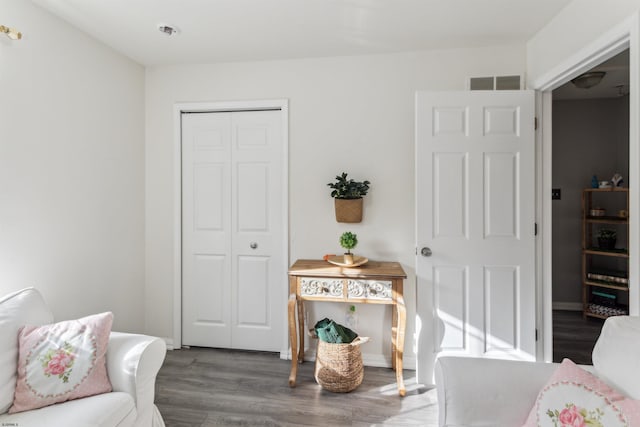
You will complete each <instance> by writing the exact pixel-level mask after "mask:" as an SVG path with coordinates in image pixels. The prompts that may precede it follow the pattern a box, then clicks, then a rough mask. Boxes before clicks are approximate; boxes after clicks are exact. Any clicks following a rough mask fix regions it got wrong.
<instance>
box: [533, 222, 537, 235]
mask: <svg viewBox="0 0 640 427" xmlns="http://www.w3.org/2000/svg"><path fill="white" fill-rule="evenodd" d="M533 235H534V236H537V235H538V223H537V222H534V223H533Z"/></svg>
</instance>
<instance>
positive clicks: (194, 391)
mask: <svg viewBox="0 0 640 427" xmlns="http://www.w3.org/2000/svg"><path fill="white" fill-rule="evenodd" d="M290 363H291V362H290V361H287V360H281V359H280V358H279V355H278V354H275V353H263V352H246V351H234V350H222V349H204V348H191V349H183V350H174V351H169V352H167V358H166V360H165V362H164V365H163V366H162V368H161V369H160V373H159V374H158V377H157V382H156V405H157V406H158V408H159V409H160V413H161V414H162V417H163V418H164V420H165V423H166V425H167V427H187V426H332V427H333V426H381V425H386V426H437V420H438V415H437V413H438V408H437V403H436V391H435V389H431V390H429V389H425V388H421V387H418V386H416V381H415V372H414V371H408V370H407V371H405V383H406V385H407V396H406V397H404V398H401V397H399V396H398V394H397V388H396V383H395V374H394V372H393V371H392V370H391V369H385V368H373V367H368V366H367V367H365V376H364V381H363V383H362V385H360V387H359V388H358V389H356V390H355V391H353V392H351V393H331V392H327V391H324V390H322V389H321V388H320V386H319V385H318V384H317V383H316V381H315V380H314V378H313V363H312V362H306V363H304V364H302V365H301V366H300V369H299V370H298V385H297V387H295V388H290V387H289V386H288V382H287V381H288V378H289V368H290V366H291V365H290Z"/></svg>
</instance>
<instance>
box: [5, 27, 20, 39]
mask: <svg viewBox="0 0 640 427" xmlns="http://www.w3.org/2000/svg"><path fill="white" fill-rule="evenodd" d="M0 33H5V34H6V35H7V37H9V38H10V39H11V40H20V39H21V38H22V33H21V32H20V31H18V30H16V29H14V28H9V27H5V26H4V25H0Z"/></svg>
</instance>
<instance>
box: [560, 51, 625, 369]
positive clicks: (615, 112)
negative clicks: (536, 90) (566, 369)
mask: <svg viewBox="0 0 640 427" xmlns="http://www.w3.org/2000/svg"><path fill="white" fill-rule="evenodd" d="M552 122H553V130H552V139H553V147H552V157H553V162H552V163H553V167H552V186H553V190H552V203H551V209H552V221H553V231H552V305H553V348H554V351H553V361H554V362H560V361H562V359H563V358H565V357H567V358H570V359H572V360H573V361H574V362H576V363H582V364H590V363H591V352H592V350H593V345H594V344H595V341H596V339H597V338H598V336H599V333H600V329H601V327H602V323H603V322H604V318H605V317H607V316H608V315H611V314H617V313H628V312H629V288H628V284H629V283H628V280H629V276H628V267H629V266H628V262H629V258H628V248H629V245H628V243H629V242H628V239H627V235H628V222H627V218H626V215H627V214H628V206H627V197H626V196H627V194H628V193H626V192H625V191H622V192H616V193H615V194H614V193H612V192H603V191H600V189H598V190H595V191H594V190H592V188H598V187H608V186H612V184H611V180H612V178H613V177H614V175H615V174H619V175H620V176H621V177H622V179H623V182H621V183H620V186H622V187H626V188H628V186H629V184H628V178H629V49H625V50H624V51H622V52H620V53H618V54H616V55H614V56H613V57H611V58H609V59H607V60H606V61H604V62H602V63H600V64H598V65H596V66H594V67H593V68H591V69H589V70H587V71H586V72H585V73H583V74H581V76H578V78H574V79H572V80H571V81H569V82H567V83H565V84H563V85H562V86H560V87H558V88H556V89H555V90H553V91H552ZM603 190H606V189H603ZM583 198H584V200H585V206H584V209H585V215H586V219H585V220H584V221H583V218H582V216H583V207H582V200H583ZM589 201H591V203H590V206H589V203H588V202H589ZM594 215H601V216H600V217H594ZM608 232H615V233H616V234H617V242H616V245H615V248H616V249H615V251H614V252H611V251H600V250H599V249H600V248H599V247H598V244H597V238H596V237H597V235H598V233H608ZM588 248H594V250H590V249H588ZM592 276H593V277H592ZM599 285H601V286H599Z"/></svg>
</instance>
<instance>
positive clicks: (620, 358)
mask: <svg viewBox="0 0 640 427" xmlns="http://www.w3.org/2000/svg"><path fill="white" fill-rule="evenodd" d="M592 360H593V367H594V369H595V372H596V374H597V375H598V376H599V377H600V378H601V379H602V380H604V381H605V382H607V383H608V384H609V385H610V386H612V387H615V388H616V389H618V390H620V391H622V392H623V393H624V394H625V395H627V396H629V397H631V398H633V399H640V317H631V316H615V317H609V318H608V319H607V320H606V322H605V323H604V326H603V327H602V332H601V333H600V338H598V341H597V342H596V345H595V347H594V348H593V354H592Z"/></svg>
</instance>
